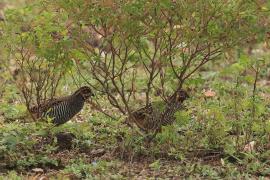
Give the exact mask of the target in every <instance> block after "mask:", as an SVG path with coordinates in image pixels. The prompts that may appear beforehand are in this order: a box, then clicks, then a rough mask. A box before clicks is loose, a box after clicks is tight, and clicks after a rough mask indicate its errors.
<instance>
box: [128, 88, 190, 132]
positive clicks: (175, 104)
mask: <svg viewBox="0 0 270 180" xmlns="http://www.w3.org/2000/svg"><path fill="white" fill-rule="evenodd" d="M188 97H189V96H188V94H187V92H186V91H184V90H178V91H177V92H175V93H174V94H173V95H172V96H171V97H170V98H169V100H168V102H167V104H166V106H165V109H164V110H163V111H160V110H159V109H158V108H154V107H153V105H152V104H149V105H148V106H145V107H143V108H140V109H138V110H136V111H133V112H132V113H131V115H132V117H130V118H129V119H131V121H132V122H134V123H135V124H136V125H137V126H138V127H139V128H140V129H141V130H143V131H145V132H147V133H148V132H155V133H156V132H159V131H160V130H161V127H162V126H166V125H169V124H172V123H173V122H174V121H175V117H174V114H175V112H176V111H178V110H179V109H181V108H182V104H183V101H184V100H186V99H187V98H188Z"/></svg>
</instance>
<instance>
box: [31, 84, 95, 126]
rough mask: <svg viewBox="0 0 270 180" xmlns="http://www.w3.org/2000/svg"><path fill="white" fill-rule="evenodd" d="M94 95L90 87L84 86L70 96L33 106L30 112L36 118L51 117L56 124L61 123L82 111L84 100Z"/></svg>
mask: <svg viewBox="0 0 270 180" xmlns="http://www.w3.org/2000/svg"><path fill="white" fill-rule="evenodd" d="M93 95H94V94H93V93H92V91H91V89H90V88H89V87H87V86H83V87H81V88H79V89H78V90H77V91H76V92H74V93H73V94H72V95H70V96H66V97H62V98H58V99H53V100H50V101H48V102H46V103H44V104H42V105H40V106H39V107H38V106H35V107H33V108H31V109H30V113H32V114H33V116H34V117H35V118H41V117H49V118H51V119H52V122H53V123H54V124H55V125H61V124H64V123H66V122H67V121H69V120H70V119H71V118H72V117H73V116H75V115H76V114H77V113H78V112H80V111H81V110H82V108H83V106H84V102H85V101H86V100H87V99H88V98H89V97H91V96H93Z"/></svg>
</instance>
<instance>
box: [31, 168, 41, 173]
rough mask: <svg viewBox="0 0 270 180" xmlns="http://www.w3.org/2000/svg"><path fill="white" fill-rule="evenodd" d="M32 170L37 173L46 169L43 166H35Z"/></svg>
mask: <svg viewBox="0 0 270 180" xmlns="http://www.w3.org/2000/svg"><path fill="white" fill-rule="evenodd" d="M32 171H33V172H35V173H43V172H44V170H43V169H41V168H33V169H32Z"/></svg>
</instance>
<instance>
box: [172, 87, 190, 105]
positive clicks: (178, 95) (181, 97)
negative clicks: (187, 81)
mask: <svg viewBox="0 0 270 180" xmlns="http://www.w3.org/2000/svg"><path fill="white" fill-rule="evenodd" d="M187 98H189V95H188V93H187V92H186V91H185V90H183V89H180V90H177V91H176V92H175V93H174V94H173V95H172V96H171V97H170V99H169V102H180V103H182V102H183V101H185V100H186V99H187Z"/></svg>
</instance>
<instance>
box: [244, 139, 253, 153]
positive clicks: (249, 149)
mask: <svg viewBox="0 0 270 180" xmlns="http://www.w3.org/2000/svg"><path fill="white" fill-rule="evenodd" d="M255 144H256V142H255V141H251V142H249V143H248V144H246V145H245V147H244V151H246V152H254V150H255Z"/></svg>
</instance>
